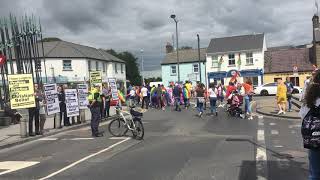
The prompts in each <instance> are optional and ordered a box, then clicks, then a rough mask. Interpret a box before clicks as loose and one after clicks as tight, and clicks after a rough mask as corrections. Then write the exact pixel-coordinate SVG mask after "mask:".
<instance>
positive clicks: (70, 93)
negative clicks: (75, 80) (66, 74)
mask: <svg viewBox="0 0 320 180" xmlns="http://www.w3.org/2000/svg"><path fill="white" fill-rule="evenodd" d="M64 92H65V94H66V107H67V117H73V116H79V101H78V95H77V90H76V89H66V90H65V91H64Z"/></svg>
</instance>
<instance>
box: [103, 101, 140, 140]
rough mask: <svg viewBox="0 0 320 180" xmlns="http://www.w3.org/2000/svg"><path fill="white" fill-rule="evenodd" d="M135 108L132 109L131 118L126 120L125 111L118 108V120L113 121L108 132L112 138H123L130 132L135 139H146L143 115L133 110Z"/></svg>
mask: <svg viewBox="0 0 320 180" xmlns="http://www.w3.org/2000/svg"><path fill="white" fill-rule="evenodd" d="M133 108H134V107H130V112H129V114H127V115H130V116H131V118H126V117H125V114H124V111H123V110H122V108H121V107H119V106H117V107H116V113H117V115H118V118H116V119H114V120H112V121H111V122H110V124H109V126H108V130H109V132H110V134H111V135H112V136H115V137H122V136H125V135H126V134H127V132H128V131H129V130H130V131H131V132H132V136H133V138H134V139H137V140H142V139H143V137H144V127H143V124H142V121H141V117H142V116H143V113H140V112H138V111H135V110H133Z"/></svg>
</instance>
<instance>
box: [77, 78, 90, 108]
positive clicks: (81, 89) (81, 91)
mask: <svg viewBox="0 0 320 180" xmlns="http://www.w3.org/2000/svg"><path fill="white" fill-rule="evenodd" d="M78 96H79V109H87V108H88V105H89V101H88V85H86V84H78Z"/></svg>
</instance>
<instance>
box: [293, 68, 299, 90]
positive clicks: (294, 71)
mask: <svg viewBox="0 0 320 180" xmlns="http://www.w3.org/2000/svg"><path fill="white" fill-rule="evenodd" d="M292 70H293V76H294V85H295V86H296V85H297V77H299V73H298V66H296V65H294V66H293V68H292Z"/></svg>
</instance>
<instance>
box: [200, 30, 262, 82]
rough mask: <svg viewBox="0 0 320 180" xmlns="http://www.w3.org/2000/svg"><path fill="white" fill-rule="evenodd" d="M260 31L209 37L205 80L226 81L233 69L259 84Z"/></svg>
mask: <svg viewBox="0 0 320 180" xmlns="http://www.w3.org/2000/svg"><path fill="white" fill-rule="evenodd" d="M266 49H267V48H266V42H265V35H264V34H253V35H242V36H232V37H223V38H214V39H211V41H210V44H209V47H208V49H207V54H206V59H207V61H206V70H207V78H208V81H209V83H222V84H227V83H228V82H229V80H230V78H231V77H232V75H233V74H234V73H235V72H239V73H240V75H241V77H240V81H243V78H244V77H245V78H250V79H251V80H252V82H253V85H255V86H257V85H261V84H262V83H263V68H264V51H266Z"/></svg>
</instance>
